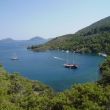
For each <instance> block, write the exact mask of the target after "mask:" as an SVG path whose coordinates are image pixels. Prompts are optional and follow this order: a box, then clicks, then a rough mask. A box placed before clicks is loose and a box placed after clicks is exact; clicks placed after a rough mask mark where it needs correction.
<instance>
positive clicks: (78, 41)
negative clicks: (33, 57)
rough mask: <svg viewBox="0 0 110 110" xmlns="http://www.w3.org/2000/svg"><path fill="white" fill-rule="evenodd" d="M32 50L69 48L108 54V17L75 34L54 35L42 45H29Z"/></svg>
mask: <svg viewBox="0 0 110 110" xmlns="http://www.w3.org/2000/svg"><path fill="white" fill-rule="evenodd" d="M29 49H32V50H33V51H46V50H57V49H59V50H70V51H76V52H80V53H99V52H103V53H106V54H110V51H109V49H110V17H107V18H104V19H101V20H100V21H98V22H96V23H94V24H92V25H90V26H88V27H86V28H84V29H81V30H79V31H78V32H76V33H75V34H68V35H63V36H60V37H56V38H54V39H52V40H50V41H49V42H47V43H45V44H43V45H35V46H32V47H29Z"/></svg>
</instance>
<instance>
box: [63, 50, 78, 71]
mask: <svg viewBox="0 0 110 110" xmlns="http://www.w3.org/2000/svg"><path fill="white" fill-rule="evenodd" d="M66 53H67V61H66V63H65V64H64V67H65V68H70V69H77V68H78V65H77V64H74V63H68V53H69V51H66ZM73 57H74V54H73ZM73 59H74V58H73Z"/></svg>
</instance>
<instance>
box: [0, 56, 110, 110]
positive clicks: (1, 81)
mask: <svg viewBox="0 0 110 110" xmlns="http://www.w3.org/2000/svg"><path fill="white" fill-rule="evenodd" d="M100 73H101V76H102V77H101V79H100V80H99V81H97V82H94V83H85V84H77V85H74V86H72V87H71V88H70V89H68V90H65V91H64V92H60V93H55V92H54V91H53V90H52V89H51V88H49V87H48V86H46V85H44V84H42V83H41V82H39V81H32V80H28V79H26V78H25V77H23V76H21V75H19V74H18V73H13V74H9V73H8V72H7V71H5V70H4V68H3V67H2V65H0V110H107V109H109V108H110V57H107V58H106V59H105V61H104V62H103V64H101V66H100Z"/></svg>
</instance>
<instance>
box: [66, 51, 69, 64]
mask: <svg viewBox="0 0 110 110" xmlns="http://www.w3.org/2000/svg"><path fill="white" fill-rule="evenodd" d="M66 53H67V56H66V64H68V53H69V51H68V50H67V51H66Z"/></svg>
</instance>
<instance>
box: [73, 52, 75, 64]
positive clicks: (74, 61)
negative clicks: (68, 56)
mask: <svg viewBox="0 0 110 110" xmlns="http://www.w3.org/2000/svg"><path fill="white" fill-rule="evenodd" d="M73 64H75V53H74V52H73Z"/></svg>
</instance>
